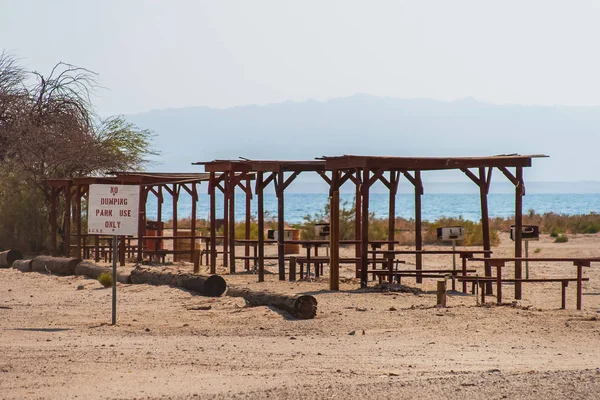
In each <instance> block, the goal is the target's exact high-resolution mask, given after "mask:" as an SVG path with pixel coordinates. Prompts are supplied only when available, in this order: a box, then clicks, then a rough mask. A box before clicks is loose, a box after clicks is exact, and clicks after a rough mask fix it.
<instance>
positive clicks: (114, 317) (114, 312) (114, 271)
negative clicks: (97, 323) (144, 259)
mask: <svg viewBox="0 0 600 400" xmlns="http://www.w3.org/2000/svg"><path fill="white" fill-rule="evenodd" d="M117 240H118V239H117V235H115V236H113V245H112V247H113V255H112V324H113V325H116V324H117V255H118V250H117Z"/></svg>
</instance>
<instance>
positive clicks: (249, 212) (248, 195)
mask: <svg viewBox="0 0 600 400" xmlns="http://www.w3.org/2000/svg"><path fill="white" fill-rule="evenodd" d="M245 192H246V225H245V228H246V231H245V235H244V237H245V239H246V240H250V223H251V219H252V210H251V208H252V189H251V188H250V178H246V191H245ZM244 255H245V256H246V259H245V261H244V263H245V267H246V271H248V270H250V259H249V258H248V257H250V243H246V244H245V245H244Z"/></svg>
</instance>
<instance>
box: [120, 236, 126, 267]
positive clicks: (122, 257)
mask: <svg viewBox="0 0 600 400" xmlns="http://www.w3.org/2000/svg"><path fill="white" fill-rule="evenodd" d="M119 265H120V266H121V267H124V266H125V236H121V240H119Z"/></svg>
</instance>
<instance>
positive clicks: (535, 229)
mask: <svg viewBox="0 0 600 400" xmlns="http://www.w3.org/2000/svg"><path fill="white" fill-rule="evenodd" d="M510 238H511V239H512V240H515V226H514V225H511V226H510ZM521 240H522V241H523V242H525V279H529V260H528V258H529V241H530V240H540V228H539V226H537V225H523V226H522V228H521Z"/></svg>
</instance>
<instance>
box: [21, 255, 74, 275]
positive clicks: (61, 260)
mask: <svg viewBox="0 0 600 400" xmlns="http://www.w3.org/2000/svg"><path fill="white" fill-rule="evenodd" d="M80 262H81V259H79V258H67V257H51V256H37V257H35V258H34V259H33V260H31V270H32V271H34V272H41V273H50V274H56V275H75V267H77V264H79V263H80Z"/></svg>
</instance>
